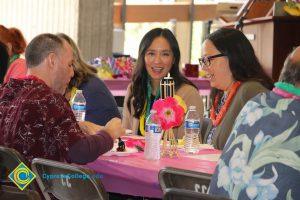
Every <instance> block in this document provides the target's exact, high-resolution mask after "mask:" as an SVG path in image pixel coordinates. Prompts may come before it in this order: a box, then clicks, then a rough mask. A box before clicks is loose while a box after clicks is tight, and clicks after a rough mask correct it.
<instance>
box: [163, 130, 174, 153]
mask: <svg viewBox="0 0 300 200" xmlns="http://www.w3.org/2000/svg"><path fill="white" fill-rule="evenodd" d="M162 140H163V144H162V148H161V156H168V157H173V156H178V154H177V142H176V139H175V136H174V133H173V129H172V128H170V129H167V130H163V132H162Z"/></svg>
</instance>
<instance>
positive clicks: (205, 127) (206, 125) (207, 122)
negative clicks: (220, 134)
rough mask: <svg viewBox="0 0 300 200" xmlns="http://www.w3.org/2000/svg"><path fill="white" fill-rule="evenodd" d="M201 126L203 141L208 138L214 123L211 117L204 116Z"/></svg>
mask: <svg viewBox="0 0 300 200" xmlns="http://www.w3.org/2000/svg"><path fill="white" fill-rule="evenodd" d="M201 125H202V128H201V140H202V142H203V143H205V141H206V140H207V137H208V133H209V131H210V129H211V127H212V125H213V123H212V120H211V119H210V118H207V117H204V118H203V121H202V124H201Z"/></svg>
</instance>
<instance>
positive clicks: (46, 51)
mask: <svg viewBox="0 0 300 200" xmlns="http://www.w3.org/2000/svg"><path fill="white" fill-rule="evenodd" d="M25 57H26V65H27V67H28V71H27V76H25V77H22V78H19V79H10V80H9V82H8V83H5V84H2V85H1V86H0V105H1V106H0V145H3V146H6V147H9V148H14V149H16V150H17V151H19V152H20V153H21V154H23V156H24V157H25V159H26V160H27V161H28V162H29V163H30V162H31V160H32V159H33V158H36V157H40V158H46V159H51V160H57V161H61V162H63V161H67V162H74V163H77V164H86V163H88V162H92V161H94V160H95V159H97V158H98V156H99V155H101V154H103V153H105V152H107V151H109V150H110V149H111V148H112V147H113V140H114V139H116V138H118V137H120V136H121V135H122V134H124V133H125V130H124V129H123V128H122V126H121V120H120V119H118V118H113V119H112V120H111V121H109V122H108V123H107V124H106V125H105V127H102V128H101V127H100V126H97V125H94V124H93V123H91V122H89V123H85V122H80V124H77V122H76V119H75V116H74V114H73V112H72V110H71V108H70V105H69V102H68V101H67V99H66V98H65V97H64V96H63V94H64V93H65V90H66V87H67V86H68V84H69V81H70V79H71V78H72V76H73V75H74V71H73V67H72V65H73V50H72V47H71V46H70V45H69V44H68V42H67V41H65V40H63V39H61V38H59V37H58V36H56V35H53V34H41V35H38V36H36V37H35V38H34V39H33V40H32V41H31V42H30V43H29V45H28V46H27V48H26V52H25Z"/></svg>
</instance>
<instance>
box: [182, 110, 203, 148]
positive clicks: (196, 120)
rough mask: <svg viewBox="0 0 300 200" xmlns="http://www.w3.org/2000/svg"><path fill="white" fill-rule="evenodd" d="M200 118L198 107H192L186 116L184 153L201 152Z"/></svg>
mask: <svg viewBox="0 0 300 200" xmlns="http://www.w3.org/2000/svg"><path fill="white" fill-rule="evenodd" d="M199 134H200V117H199V115H198V113H197V111H196V106H190V107H189V110H188V112H187V114H186V116H185V142H184V151H185V152H188V153H198V152H199V144H200V142H199Z"/></svg>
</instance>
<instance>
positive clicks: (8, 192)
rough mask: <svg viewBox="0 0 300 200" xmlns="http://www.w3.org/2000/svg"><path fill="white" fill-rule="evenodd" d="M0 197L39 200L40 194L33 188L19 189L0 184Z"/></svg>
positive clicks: (11, 199)
mask: <svg viewBox="0 0 300 200" xmlns="http://www.w3.org/2000/svg"><path fill="white" fill-rule="evenodd" d="M0 199H3V200H4V199H5V200H16V199H22V200H40V199H41V198H40V195H39V193H38V192H36V191H34V190H29V189H26V190H20V189H19V188H17V187H13V186H7V185H0Z"/></svg>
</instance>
